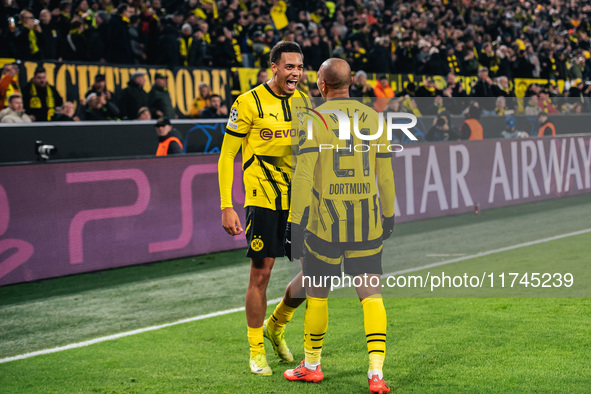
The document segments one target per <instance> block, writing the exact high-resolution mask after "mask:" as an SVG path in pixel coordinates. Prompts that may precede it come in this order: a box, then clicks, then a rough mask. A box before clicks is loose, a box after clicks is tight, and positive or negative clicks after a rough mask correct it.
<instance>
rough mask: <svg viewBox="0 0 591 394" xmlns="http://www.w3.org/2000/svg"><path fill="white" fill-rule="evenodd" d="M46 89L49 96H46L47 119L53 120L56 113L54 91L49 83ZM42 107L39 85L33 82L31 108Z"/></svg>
mask: <svg viewBox="0 0 591 394" xmlns="http://www.w3.org/2000/svg"><path fill="white" fill-rule="evenodd" d="M45 89H47V96H46V97H45V103H46V104H47V120H51V118H52V117H53V115H54V114H55V99H54V98H53V91H52V90H51V88H50V87H49V85H45ZM41 107H42V105H41V98H40V97H39V95H38V94H37V86H35V84H31V101H30V102H29V108H32V109H40V108H41Z"/></svg>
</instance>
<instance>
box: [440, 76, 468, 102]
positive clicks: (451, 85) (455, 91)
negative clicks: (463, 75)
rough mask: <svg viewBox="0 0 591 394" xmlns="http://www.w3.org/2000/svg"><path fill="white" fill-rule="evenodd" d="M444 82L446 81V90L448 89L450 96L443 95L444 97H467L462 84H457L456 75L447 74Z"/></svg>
mask: <svg viewBox="0 0 591 394" xmlns="http://www.w3.org/2000/svg"><path fill="white" fill-rule="evenodd" d="M446 81H447V86H446V89H449V92H450V93H451V95H449V94H445V92H444V95H445V96H447V97H467V96H468V95H467V94H466V91H465V90H464V86H463V85H462V82H458V80H457V77H456V74H455V73H452V72H450V73H448V74H447V77H446Z"/></svg>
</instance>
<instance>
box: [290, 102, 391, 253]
mask: <svg viewBox="0 0 591 394" xmlns="http://www.w3.org/2000/svg"><path fill="white" fill-rule="evenodd" d="M324 110H329V111H335V110H338V111H341V112H340V113H342V114H343V115H344V117H345V118H347V119H348V123H349V131H350V138H349V139H339V137H340V134H339V130H340V122H339V119H338V117H337V116H334V115H332V114H329V113H326V112H324ZM307 113H308V114H309V115H311V116H304V117H303V118H302V122H301V123H300V126H299V127H298V129H299V130H298V145H299V153H298V156H297V165H296V168H295V173H294V177H293V181H292V188H293V192H292V196H293V197H292V200H293V201H292V205H291V210H290V218H289V221H290V222H292V223H296V224H299V223H300V221H301V219H302V216H303V213H304V209H305V208H306V207H307V206H310V217H309V220H308V225H307V229H308V230H309V231H310V232H312V233H313V234H315V235H316V236H318V237H319V238H321V239H323V240H325V241H327V242H365V241H371V240H375V239H377V238H380V237H381V236H382V220H381V219H382V218H381V214H380V202H381V206H382V212H383V214H384V216H386V217H391V216H393V215H394V174H393V170H392V149H393V148H392V147H391V145H390V141H389V140H388V138H387V133H386V125H385V122H383V120H382V127H381V130H382V133H381V135H380V136H379V137H378V138H376V139H373V140H368V139H366V138H370V136H376V135H377V134H378V130H379V129H380V118H379V116H378V113H377V112H376V111H374V110H373V108H370V107H368V106H367V105H365V104H362V103H360V102H358V101H356V100H354V99H348V98H341V99H331V100H329V101H328V102H326V103H324V104H322V105H320V106H319V107H317V108H316V109H315V110H314V111H312V110H308V111H307ZM307 118H314V121H311V122H310V125H308V122H307ZM355 118H357V121H355ZM356 123H357V127H356V129H357V130H358V133H359V134H361V135H364V138H363V139H362V138H360V137H358V136H357V135H356V134H355V131H354V127H355V124H356ZM310 127H311V128H312V135H311V136H310V134H309V130H308V129H309V128H310ZM365 136H367V137H365ZM376 180H377V182H376ZM378 192H379V198H378Z"/></svg>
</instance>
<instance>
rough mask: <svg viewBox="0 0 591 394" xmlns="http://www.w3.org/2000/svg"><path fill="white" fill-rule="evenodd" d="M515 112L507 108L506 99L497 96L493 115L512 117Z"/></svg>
mask: <svg viewBox="0 0 591 394" xmlns="http://www.w3.org/2000/svg"><path fill="white" fill-rule="evenodd" d="M514 113H515V111H514V110H513V109H512V108H508V107H507V99H506V98H505V97H504V96H499V97H497V99H496V102H495V114H497V115H499V116H506V115H513V114H514Z"/></svg>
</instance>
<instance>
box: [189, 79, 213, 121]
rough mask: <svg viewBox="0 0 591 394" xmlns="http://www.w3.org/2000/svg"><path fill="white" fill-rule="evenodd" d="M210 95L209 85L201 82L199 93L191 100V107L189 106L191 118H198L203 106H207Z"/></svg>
mask: <svg viewBox="0 0 591 394" xmlns="http://www.w3.org/2000/svg"><path fill="white" fill-rule="evenodd" d="M210 97H211V89H210V88H209V85H208V84H206V83H205V82H201V83H200V84H199V95H198V96H197V97H196V98H195V101H194V102H193V107H192V108H191V113H190V115H191V118H198V117H199V116H200V114H201V111H203V109H204V108H205V107H209V98H210Z"/></svg>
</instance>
